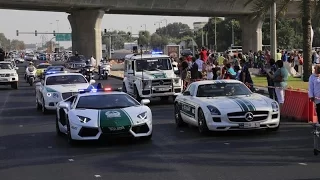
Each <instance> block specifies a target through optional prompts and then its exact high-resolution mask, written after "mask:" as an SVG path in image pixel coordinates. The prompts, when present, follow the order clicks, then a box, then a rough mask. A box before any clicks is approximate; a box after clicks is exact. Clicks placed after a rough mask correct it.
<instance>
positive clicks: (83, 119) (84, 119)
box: [78, 116, 91, 123]
mask: <svg viewBox="0 0 320 180" xmlns="http://www.w3.org/2000/svg"><path fill="white" fill-rule="evenodd" d="M78 118H79V120H80V122H82V123H87V122H89V121H90V120H91V119H90V118H88V117H84V116H78Z"/></svg>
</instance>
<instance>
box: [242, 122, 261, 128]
mask: <svg viewBox="0 0 320 180" xmlns="http://www.w3.org/2000/svg"><path fill="white" fill-rule="evenodd" d="M258 127H260V123H257V122H251V123H240V124H239V128H242V129H250V128H258Z"/></svg>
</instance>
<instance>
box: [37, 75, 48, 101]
mask: <svg viewBox="0 0 320 180" xmlns="http://www.w3.org/2000/svg"><path fill="white" fill-rule="evenodd" d="M38 91H39V92H38V93H37V94H38V100H39V102H42V99H43V96H44V93H46V92H45V85H44V80H41V86H40V87H39V89H38Z"/></svg>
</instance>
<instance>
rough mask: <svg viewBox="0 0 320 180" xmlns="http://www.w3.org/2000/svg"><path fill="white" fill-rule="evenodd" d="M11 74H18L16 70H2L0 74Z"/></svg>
mask: <svg viewBox="0 0 320 180" xmlns="http://www.w3.org/2000/svg"><path fill="white" fill-rule="evenodd" d="M10 73H16V70H14V69H0V74H10Z"/></svg>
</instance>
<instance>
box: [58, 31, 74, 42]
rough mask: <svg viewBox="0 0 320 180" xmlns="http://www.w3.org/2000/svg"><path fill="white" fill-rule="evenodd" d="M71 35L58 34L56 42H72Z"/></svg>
mask: <svg viewBox="0 0 320 180" xmlns="http://www.w3.org/2000/svg"><path fill="white" fill-rule="evenodd" d="M71 39H72V38H71V33H63V34H56V41H71Z"/></svg>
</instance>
